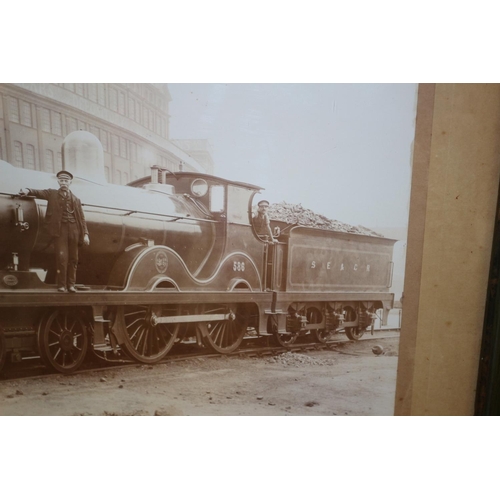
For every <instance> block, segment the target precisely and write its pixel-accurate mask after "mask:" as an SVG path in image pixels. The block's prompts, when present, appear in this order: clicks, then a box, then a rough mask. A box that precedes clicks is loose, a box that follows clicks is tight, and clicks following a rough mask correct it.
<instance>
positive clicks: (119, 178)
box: [115, 169, 122, 184]
mask: <svg viewBox="0 0 500 500" xmlns="http://www.w3.org/2000/svg"><path fill="white" fill-rule="evenodd" d="M121 183H122V173H121V172H120V171H119V170H118V169H117V170H115V184H121Z"/></svg>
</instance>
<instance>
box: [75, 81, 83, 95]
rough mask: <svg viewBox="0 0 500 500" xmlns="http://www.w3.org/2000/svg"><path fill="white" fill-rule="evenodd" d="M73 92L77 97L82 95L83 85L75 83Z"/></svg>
mask: <svg viewBox="0 0 500 500" xmlns="http://www.w3.org/2000/svg"><path fill="white" fill-rule="evenodd" d="M75 91H76V93H77V94H78V95H84V94H85V86H84V85H83V83H75Z"/></svg>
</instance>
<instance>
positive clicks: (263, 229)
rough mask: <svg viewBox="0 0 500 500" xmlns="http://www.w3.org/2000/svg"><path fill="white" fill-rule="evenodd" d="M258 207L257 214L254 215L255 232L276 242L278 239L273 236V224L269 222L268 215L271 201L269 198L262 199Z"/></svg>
mask: <svg viewBox="0 0 500 500" xmlns="http://www.w3.org/2000/svg"><path fill="white" fill-rule="evenodd" d="M257 207H258V208H257V214H256V215H254V216H253V226H254V228H255V232H256V233H257V235H258V236H259V237H261V238H263V239H265V240H267V241H269V242H271V243H276V242H277V241H278V240H277V239H275V238H274V236H273V232H272V230H271V225H270V224H269V217H268V215H267V209H268V208H269V202H268V201H267V200H261V201H259V203H257Z"/></svg>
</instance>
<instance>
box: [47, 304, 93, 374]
mask: <svg viewBox="0 0 500 500" xmlns="http://www.w3.org/2000/svg"><path fill="white" fill-rule="evenodd" d="M88 345H89V340H88V333H87V326H86V324H85V321H84V320H83V318H82V317H81V315H80V314H79V313H78V312H75V311H72V310H68V311H65V310H64V309H58V310H56V311H53V312H52V313H48V314H47V315H46V316H44V317H43V318H42V321H41V323H40V328H39V329H38V349H39V351H40V357H41V358H42V360H43V361H44V363H45V364H46V365H47V366H48V367H51V368H53V369H55V370H57V371H58V372H61V373H71V372H74V371H75V370H77V369H78V368H79V367H80V365H81V364H82V363H83V360H84V359H85V356H86V354H87V349H88Z"/></svg>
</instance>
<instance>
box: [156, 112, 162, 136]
mask: <svg viewBox="0 0 500 500" xmlns="http://www.w3.org/2000/svg"><path fill="white" fill-rule="evenodd" d="M155 132H156V133H157V134H158V135H161V118H160V115H156V131H155Z"/></svg>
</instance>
